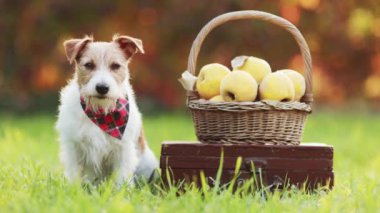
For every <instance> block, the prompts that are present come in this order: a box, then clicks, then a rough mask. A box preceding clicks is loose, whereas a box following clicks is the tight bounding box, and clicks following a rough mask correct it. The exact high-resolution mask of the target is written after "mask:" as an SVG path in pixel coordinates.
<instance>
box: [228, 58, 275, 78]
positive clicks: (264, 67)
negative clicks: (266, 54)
mask: <svg viewBox="0 0 380 213" xmlns="http://www.w3.org/2000/svg"><path fill="white" fill-rule="evenodd" d="M231 65H232V67H233V70H241V71H245V72H248V73H249V74H251V75H252V77H253V78H254V79H255V80H256V82H257V83H258V84H260V83H261V81H262V80H263V79H264V77H265V76H266V75H268V74H269V73H271V72H272V69H271V68H270V65H269V63H268V62H267V61H265V60H264V59H261V58H257V57H253V56H237V57H235V58H234V59H232V61H231Z"/></svg>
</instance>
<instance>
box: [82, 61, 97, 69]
mask: <svg viewBox="0 0 380 213" xmlns="http://www.w3.org/2000/svg"><path fill="white" fill-rule="evenodd" d="M84 67H86V69H88V70H93V69H95V64H94V63H93V62H87V63H85V64H84Z"/></svg>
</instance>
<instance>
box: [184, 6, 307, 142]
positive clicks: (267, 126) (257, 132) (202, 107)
mask: <svg viewBox="0 0 380 213" xmlns="http://www.w3.org/2000/svg"><path fill="white" fill-rule="evenodd" d="M239 19H260V20H263V21H267V22H270V23H273V24H275V25H278V26H280V27H282V28H284V29H285V30H287V31H288V32H290V33H291V35H292V36H293V37H294V39H295V40H296V41H297V44H298V46H299V48H300V50H301V54H302V57H303V61H304V64H305V75H304V77H305V80H306V92H305V95H304V96H303V97H302V99H301V102H275V101H257V102H219V103H215V102H210V101H205V100H200V97H199V95H198V93H197V91H193V92H188V95H187V105H188V107H189V108H190V110H191V113H192V117H193V121H194V125H195V130H196V131H195V132H196V135H197V137H198V140H199V141H201V142H203V143H251V144H274V145H298V144H300V142H301V138H302V133H303V129H304V124H305V121H306V117H307V115H308V114H309V113H310V112H311V106H310V104H311V102H312V101H313V95H312V73H311V72H312V64H311V56H310V51H309V47H308V46H307V44H306V41H305V39H304V38H303V36H302V34H301V33H300V32H299V30H298V29H297V28H296V27H295V26H294V25H293V24H291V23H290V22H289V21H287V20H285V19H283V18H281V17H278V16H275V15H272V14H269V13H265V12H261V11H254V10H247V11H237V12H230V13H226V14H223V15H220V16H217V17H216V18H214V19H212V20H211V21H210V22H209V23H207V24H206V25H205V26H204V27H203V28H202V30H201V31H200V32H199V34H198V35H197V37H196V38H195V40H194V42H193V45H192V47H191V50H190V54H189V59H188V71H189V72H190V73H192V74H193V75H197V73H196V63H197V57H198V54H199V51H200V48H201V46H202V43H203V41H204V39H205V38H206V37H207V35H208V34H209V33H210V32H211V31H212V30H213V29H214V28H215V27H217V26H219V25H221V24H224V23H226V22H229V21H233V20H239Z"/></svg>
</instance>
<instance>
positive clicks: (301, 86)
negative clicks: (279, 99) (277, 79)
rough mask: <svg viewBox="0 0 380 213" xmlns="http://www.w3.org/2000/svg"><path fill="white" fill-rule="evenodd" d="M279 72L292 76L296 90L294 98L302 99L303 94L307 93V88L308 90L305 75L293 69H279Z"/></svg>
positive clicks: (296, 99)
mask: <svg viewBox="0 0 380 213" xmlns="http://www.w3.org/2000/svg"><path fill="white" fill-rule="evenodd" d="M277 72H283V73H284V74H285V75H287V76H288V77H289V78H290V80H292V82H293V86H294V90H295V96H294V100H295V101H300V100H301V98H302V96H304V95H305V90H306V83H305V78H304V77H303V75H301V74H300V73H299V72H297V71H294V70H291V69H284V70H278V71H277Z"/></svg>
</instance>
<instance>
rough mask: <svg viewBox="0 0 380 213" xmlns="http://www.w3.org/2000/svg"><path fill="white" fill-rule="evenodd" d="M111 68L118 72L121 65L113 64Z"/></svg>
mask: <svg viewBox="0 0 380 213" xmlns="http://www.w3.org/2000/svg"><path fill="white" fill-rule="evenodd" d="M110 67H111V70H117V69H119V68H120V64H118V63H112V64H111V66H110Z"/></svg>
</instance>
